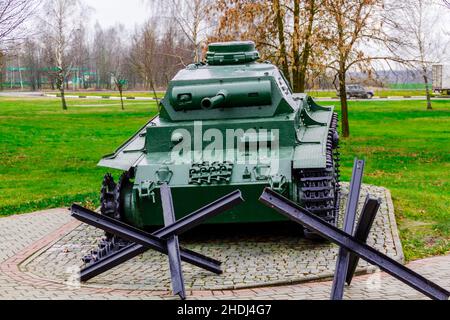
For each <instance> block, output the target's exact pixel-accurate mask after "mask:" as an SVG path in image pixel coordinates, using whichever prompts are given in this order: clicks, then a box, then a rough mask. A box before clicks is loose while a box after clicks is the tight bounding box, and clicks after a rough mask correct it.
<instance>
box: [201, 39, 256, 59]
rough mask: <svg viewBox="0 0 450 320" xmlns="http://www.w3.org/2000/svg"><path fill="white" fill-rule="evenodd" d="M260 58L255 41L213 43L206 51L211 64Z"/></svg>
mask: <svg viewBox="0 0 450 320" xmlns="http://www.w3.org/2000/svg"><path fill="white" fill-rule="evenodd" d="M258 59H259V52H258V51H257V50H256V46H255V43H254V42H253V41H232V42H218V43H211V44H210V45H209V46H208V52H207V53H206V61H207V63H208V64H209V65H230V64H240V63H249V62H254V61H256V60H258Z"/></svg>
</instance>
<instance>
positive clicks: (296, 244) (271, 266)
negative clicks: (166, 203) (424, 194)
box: [20, 183, 404, 291]
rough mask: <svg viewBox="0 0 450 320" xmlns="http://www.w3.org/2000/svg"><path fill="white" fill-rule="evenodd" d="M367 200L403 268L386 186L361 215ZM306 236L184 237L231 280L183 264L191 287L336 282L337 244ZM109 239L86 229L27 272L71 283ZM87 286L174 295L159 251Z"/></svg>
mask: <svg viewBox="0 0 450 320" xmlns="http://www.w3.org/2000/svg"><path fill="white" fill-rule="evenodd" d="M347 194H348V183H343V190H342V201H341V220H342V217H343V212H344V210H345V209H344V208H345V205H346V200H347ZM367 194H370V195H371V196H373V197H377V198H380V199H381V200H382V204H381V208H380V212H379V213H378V216H377V219H376V221H375V224H374V227H373V229H372V232H371V235H370V238H369V241H368V244H369V245H371V246H373V247H375V248H376V249H378V250H380V251H381V252H383V253H385V254H387V255H389V256H390V257H391V258H393V259H395V260H397V261H400V262H403V259H404V258H403V253H402V248H401V244H400V240H399V238H398V232H397V226H396V223H395V217H394V211H393V210H394V209H393V205H392V200H391V196H390V193H389V191H388V190H387V189H385V188H382V187H376V186H370V185H363V187H362V190H361V197H360V203H359V210H361V208H362V205H363V204H364V199H365V195H367ZM341 223H342V221H341ZM199 233H201V235H198V234H199ZM299 234H301V232H300V226H298V225H296V224H294V223H275V224H274V223H272V224H266V225H264V226H262V225H248V226H240V227H238V228H236V227H234V228H230V227H224V226H214V227H211V226H208V227H207V228H205V227H200V229H196V230H195V232H191V233H189V234H188V235H186V236H183V237H181V238H180V243H181V245H182V246H184V247H186V248H189V249H191V250H195V251H197V252H200V253H202V254H205V255H207V256H210V257H212V258H215V259H218V260H220V261H222V262H223V265H222V268H223V271H224V273H223V274H222V275H219V276H218V275H215V274H212V273H210V272H207V271H204V270H202V269H199V268H197V267H194V266H191V265H189V264H187V263H182V267H183V272H184V279H185V284H186V288H187V289H188V290H190V289H192V290H229V289H242V288H254V287H262V286H268V285H281V284H292V283H300V282H304V281H310V280H318V279H324V278H329V277H332V276H333V273H334V269H335V264H336V256H337V252H338V247H337V246H335V245H333V244H330V243H315V242H311V241H309V240H305V239H303V238H301V237H300V236H299ZM102 236H103V233H102V231H100V230H98V229H95V228H93V227H90V226H87V225H85V224H82V225H80V226H79V227H77V228H76V229H74V230H73V231H71V232H69V233H68V234H67V235H65V236H64V237H62V238H61V239H59V240H58V241H56V242H55V243H53V244H51V245H49V246H48V247H46V248H44V249H42V250H41V251H39V252H37V253H35V254H34V255H33V256H31V257H29V258H28V259H27V260H26V261H24V263H22V265H21V266H20V268H21V270H22V271H23V272H27V273H32V274H34V275H35V276H37V277H39V278H44V279H48V280H52V281H56V282H60V283H64V282H66V281H67V278H68V277H69V276H70V275H71V273H73V270H77V268H79V267H82V262H81V258H82V256H83V255H85V254H86V253H87V252H89V251H90V250H91V249H93V248H94V247H95V246H96V244H97V243H98V240H99V239H100V238H101V237H102ZM373 269H374V267H373V266H370V265H368V264H367V263H366V262H364V261H362V262H360V265H359V268H358V272H372V271H373ZM84 285H85V286H89V287H96V288H111V289H124V290H156V291H157V290H170V274H169V269H168V261H167V257H166V256H164V255H162V254H159V253H157V252H155V251H147V252H146V253H144V254H143V255H141V256H138V257H136V258H134V259H132V260H130V261H128V262H126V263H124V264H122V265H120V266H118V267H116V268H114V269H112V270H110V271H108V272H106V273H104V274H102V275H100V276H98V277H96V278H94V279H92V280H90V281H89V282H87V283H86V284H84Z"/></svg>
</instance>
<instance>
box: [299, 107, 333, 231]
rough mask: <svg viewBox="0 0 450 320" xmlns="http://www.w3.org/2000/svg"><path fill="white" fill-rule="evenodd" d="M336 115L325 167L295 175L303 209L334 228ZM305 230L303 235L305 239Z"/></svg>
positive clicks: (331, 128) (331, 130)
mask: <svg viewBox="0 0 450 320" xmlns="http://www.w3.org/2000/svg"><path fill="white" fill-rule="evenodd" d="M338 121H339V118H338V115H337V114H336V113H334V114H333V117H332V121H331V126H330V129H329V132H328V140H327V156H326V159H327V160H326V161H327V165H326V168H323V169H304V170H300V171H299V172H298V177H297V179H298V180H297V181H298V182H297V192H298V200H299V202H300V204H301V205H302V207H304V208H305V209H307V210H309V211H310V212H312V213H314V214H316V215H317V216H319V217H320V218H322V219H323V220H325V221H327V222H329V223H331V224H333V225H337V222H338V219H339V207H340V190H341V186H340V153H339V134H338V131H337V128H338ZM308 233H309V231H308V230H305V235H306V236H308V235H309V234H308Z"/></svg>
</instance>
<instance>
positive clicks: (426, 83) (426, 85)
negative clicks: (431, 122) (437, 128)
mask: <svg viewBox="0 0 450 320" xmlns="http://www.w3.org/2000/svg"><path fill="white" fill-rule="evenodd" d="M425 72H426V71H425ZM423 80H424V81H425V90H426V93H427V110H433V107H432V106H431V92H430V85H429V84H428V77H427V75H426V73H424V75H423Z"/></svg>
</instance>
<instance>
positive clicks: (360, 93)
mask: <svg viewBox="0 0 450 320" xmlns="http://www.w3.org/2000/svg"><path fill="white" fill-rule="evenodd" d="M345 88H346V89H347V98H348V99H350V98H362V99H372V98H373V96H374V94H373V91H370V90H366V88H364V87H363V86H361V85H359V84H349V85H347V86H345ZM339 96H340V93H339V92H338V97H339Z"/></svg>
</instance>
